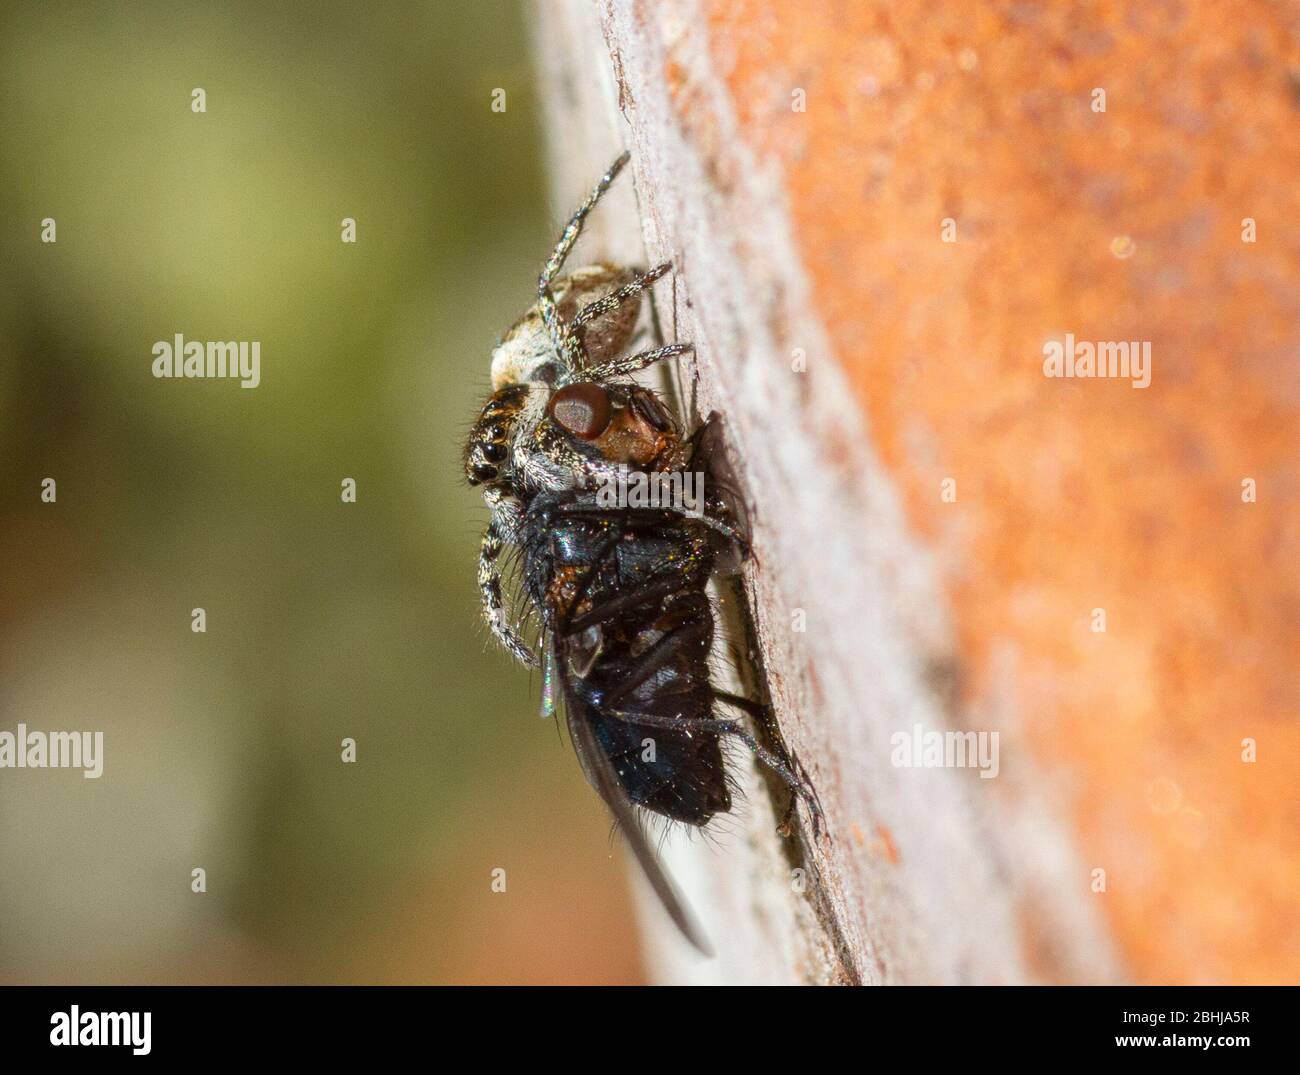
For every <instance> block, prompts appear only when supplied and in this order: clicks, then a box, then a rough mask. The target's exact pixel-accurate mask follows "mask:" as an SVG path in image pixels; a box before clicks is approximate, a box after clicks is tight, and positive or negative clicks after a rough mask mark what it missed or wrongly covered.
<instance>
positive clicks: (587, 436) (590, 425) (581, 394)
mask: <svg viewBox="0 0 1300 1075" xmlns="http://www.w3.org/2000/svg"><path fill="white" fill-rule="evenodd" d="M547 411H548V413H549V414H550V416H551V417H552V418H554V419H555V420H556V421H557V422H559V423H560V425H561V426H563V427H564V428H565V429H567V430H568V431H569V432H570V433H572V434H573V435H574V436H575V437H581V438H582V439H583V440H595V439H596V438H597V437H599V436H600V435H601V434H602V433H604V432H605V429H606V427H608V425H609V419H610V414H611V413H612V408H611V407H610V405H609V396H608V395H607V394H606V392H605V390H604V389H603V388H601V387H600V385H598V384H591V383H590V382H583V383H580V384H570V385H565V386H564V387H563V388H561V389H560V390H559V391H558V392H556V393H555V395H553V396H551V402H550V403H548V404H547Z"/></svg>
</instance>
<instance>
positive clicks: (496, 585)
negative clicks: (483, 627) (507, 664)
mask: <svg viewBox="0 0 1300 1075" xmlns="http://www.w3.org/2000/svg"><path fill="white" fill-rule="evenodd" d="M518 512H519V502H518V501H517V500H515V499H514V498H513V497H507V496H502V497H500V498H499V499H497V500H496V501H495V502H494V503H493V504H492V520H491V522H489V523H488V525H487V529H486V530H484V531H483V543H482V545H481V546H480V548H479V557H478V588H479V595H480V597H481V598H482V602H483V618H484V619H485V620H487V624H488V627H489V628H490V629H491V631H492V634H493V635H495V636H496V638H497V639H498V641H500V643H501V644H502V645H503V646H505V647H506V649H508V650H509V651H510V652H511V653H512V654H514V656H515V658H516V659H517V660H519V661H520V662H522V663H523V664H524V665H526V666H527V667H529V668H534V667H536V666H537V664H538V660H537V657H536V656H535V655H534V654H533V652H532V650H530V649H529V648H528V646H527V644H526V643H525V642H524V640H523V639H522V638H520V637H519V634H518V632H516V631H515V629H514V628H513V627H511V626H510V619H509V616H508V615H507V613H506V606H505V600H504V598H503V597H502V594H501V566H500V564H499V563H498V559H499V557H500V556H501V550H502V548H503V547H504V545H505V544H506V543H507V542H509V541H511V540H512V539H513V537H514V533H515V527H516V526H517V519H518Z"/></svg>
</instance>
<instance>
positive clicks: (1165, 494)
mask: <svg viewBox="0 0 1300 1075" xmlns="http://www.w3.org/2000/svg"><path fill="white" fill-rule="evenodd" d="M1288 12H1289V14H1288ZM1296 12H1297V9H1296V8H1294V7H1287V6H1285V5H1274V4H1266V3H1238V4H1233V5H1213V4H1206V5H1196V4H1180V3H1169V4H1150V5H1121V4H1105V3H1103V4H1086V5H1084V4H1059V5H1056V4H1054V5H1041V6H1039V5H1029V4H1005V3H991V4H978V5H974V4H971V5H967V4H961V5H940V6H938V7H935V6H934V5H896V4H884V3H869V2H863V3H836V4H780V3H772V2H764V0H716V2H713V3H706V4H704V5H703V6H702V7H701V8H700V9H699V11H698V14H699V15H700V16H701V17H702V19H703V21H704V25H705V32H706V34H707V40H708V50H709V55H710V58H711V63H712V67H713V69H714V71H715V72H717V73H718V75H719V76H720V77H721V78H722V79H723V80H724V81H725V85H726V88H727V92H728V93H729V95H730V99H731V104H732V107H733V108H734V111H735V115H736V117H737V119H738V125H739V129H740V131H741V132H742V136H743V138H744V139H745V140H746V143H747V146H748V148H749V149H750V150H751V151H752V152H753V154H754V156H755V158H756V159H757V160H758V161H759V163H760V165H761V166H762V167H763V168H764V169H770V170H771V171H772V172H773V173H774V174H777V175H779V176H780V178H781V183H782V186H783V189H784V192H785V195H786V197H787V211H788V213H789V216H790V220H791V230H792V233H793V234H794V237H795V242H796V244H797V249H798V252H799V255H800V257H801V258H802V260H803V262H804V267H805V269H806V272H807V274H808V278H809V281H810V284H811V289H812V294H813V302H814V305H815V309H816V312H817V314H818V315H819V316H820V319H821V321H822V323H823V324H824V325H825V327H826V330H827V333H828V335H829V338H830V341H831V344H832V345H833V355H829V356H822V355H813V356H810V359H809V361H810V365H812V364H815V363H816V362H820V361H832V362H836V363H838V365H839V366H840V368H841V370H842V372H843V374H844V376H845V377H846V379H847V381H848V382H849V383H850V384H851V386H852V390H853V391H854V393H855V394H856V402H857V404H858V406H859V408H860V409H861V412H862V414H863V415H864V416H865V420H866V424H867V428H868V429H869V431H870V441H871V445H872V448H873V450H874V452H875V453H877V454H878V456H879V457H880V458H881V459H882V460H883V463H884V465H885V467H886V469H887V471H888V473H889V475H890V477H891V479H892V481H893V483H894V484H895V485H896V487H897V489H898V490H899V491H900V493H901V497H902V502H903V505H904V509H905V514H906V519H907V523H908V525H909V527H911V528H912V529H913V531H914V532H915V533H917V534H919V535H920V537H921V539H922V540H923V541H924V543H925V544H926V545H927V546H928V547H929V548H930V549H931V550H932V552H933V555H934V560H935V564H936V565H937V572H938V577H939V580H940V584H941V589H942V593H943V596H944V598H945V600H946V601H947V602H948V603H949V606H950V611H951V617H952V623H953V628H954V631H955V638H956V645H955V650H956V667H957V668H958V669H959V671H960V675H959V676H958V677H957V678H956V680H955V682H954V685H953V690H954V691H955V697H954V703H953V704H954V706H955V707H956V713H957V718H956V719H957V720H958V722H959V723H962V724H964V725H967V726H969V727H982V728H990V727H992V728H1002V729H1003V730H1004V734H1006V735H1008V736H1009V737H1011V736H1014V742H1015V743H1016V746H1015V747H1014V748H1013V747H1011V746H1004V752H1005V753H1006V755H1007V756H1006V757H1005V758H1004V765H1006V766H1008V767H1015V766H1016V765H1017V764H1018V762H1017V759H1016V757H1015V755H1014V753H1013V750H1015V749H1020V748H1021V747H1023V750H1024V754H1025V757H1026V758H1027V759H1028V760H1030V761H1032V764H1033V765H1034V766H1035V767H1036V769H1037V770H1038V771H1039V772H1040V773H1041V774H1043V779H1045V780H1046V781H1047V782H1048V783H1049V787H1048V792H1047V793H1048V795H1049V796H1050V798H1051V799H1052V801H1053V802H1054V803H1055V804H1056V805H1057V806H1058V807H1059V808H1060V809H1061V810H1063V811H1064V813H1065V815H1066V816H1067V818H1068V821H1069V825H1070V827H1071V829H1072V835H1073V838H1074V842H1075V856H1076V863H1077V885H1078V890H1079V892H1080V893H1082V894H1084V896H1085V897H1086V898H1087V899H1089V900H1093V901H1095V903H1096V904H1097V905H1098V906H1099V907H1100V910H1101V914H1102V915H1103V916H1104V921H1105V922H1106V923H1107V924H1108V928H1109V929H1110V931H1111V932H1112V934H1113V936H1114V938H1115V939H1116V942H1117V947H1118V950H1119V953H1120V955H1121V957H1122V960H1123V962H1124V964H1125V966H1126V969H1127V970H1126V973H1127V974H1128V975H1129V976H1131V977H1132V978H1133V979H1134V980H1137V981H1152V982H1207V981H1210V982H1219V981H1223V982H1282V981H1294V980H1295V977H1296V968H1297V967H1298V966H1300V919H1298V917H1297V914H1298V912H1297V907H1300V897H1298V893H1300V795H1297V790H1296V766H1297V758H1300V722H1298V721H1297V717H1298V716H1300V704H1298V703H1300V676H1298V675H1297V658H1298V657H1300V652H1298V650H1300V581H1298V572H1300V499H1298V497H1297V494H1300V482H1298V481H1297V471H1296V467H1297V460H1300V421H1298V417H1300V416H1298V415H1297V411H1298V410H1300V224H1298V222H1300V195H1298V193H1297V192H1298V191H1300V181H1298V179H1297V177H1300V20H1298V17H1297V14H1296ZM661 74H662V77H663V78H664V79H665V80H666V83H667V85H668V87H669V93H670V94H671V95H672V97H673V100H674V102H675V103H676V104H677V105H678V107H679V108H680V109H681V114H682V115H683V116H685V117H689V122H690V124H691V132H692V138H693V140H694V142H695V144H696V146H697V147H698V148H700V150H701V152H702V153H703V154H704V155H705V156H706V157H707V156H712V157H713V159H715V160H716V161H720V162H721V161H725V160H727V159H728V158H729V154H728V153H726V152H724V151H722V149H721V147H718V146H716V145H715V146H713V147H712V151H711V149H710V143H711V140H712V139H715V138H717V137H720V136H719V134H718V132H717V131H716V130H715V129H713V127H712V123H711V118H710V116H709V115H708V114H707V113H705V112H702V111H700V110H697V109H696V108H694V107H693V104H692V96H691V95H692V89H691V80H690V79H689V78H687V77H684V76H683V72H682V70H681V68H680V67H679V66H678V63H677V61H676V60H675V59H673V58H671V50H670V59H669V61H668V62H667V63H665V65H664V68H663V70H662V72H661ZM1097 89H1101V90H1104V92H1105V111H1104V112H1101V111H1097V110H1095V106H1094V101H1095V100H1096V96H1095V94H1094V91H1095V90H1097ZM796 90H802V91H803V93H804V94H805V95H806V109H805V110H803V111H799V110H797V108H796V104H795V101H796V98H795V97H794V93H795V91H796ZM696 103H698V102H696ZM710 178H711V181H712V182H713V183H714V184H715V185H716V188H717V189H718V190H719V191H721V192H723V194H724V195H725V191H726V189H727V186H728V183H729V182H730V180H729V177H728V175H727V174H726V171H725V168H724V169H722V170H721V171H720V172H719V173H718V174H715V175H712V176H711V177H710ZM945 218H949V219H950V220H951V221H952V225H950V227H955V239H956V241H955V242H945V241H943V237H944V236H943V231H942V229H943V227H944V225H943V221H944V220H945ZM1247 221H1253V222H1254V227H1255V229H1256V236H1255V241H1254V242H1248V241H1243V238H1244V236H1246V237H1248V236H1249V227H1250V225H1249V224H1248V223H1247ZM950 234H951V233H950ZM1067 333H1072V334H1073V335H1074V336H1075V337H1076V338H1078V339H1080V340H1090V341H1109V340H1116V341H1121V340H1122V341H1128V340H1133V341H1149V342H1150V344H1151V355H1152V358H1151V382H1150V386H1149V387H1146V388H1134V387H1132V385H1131V384H1130V383H1129V381H1122V380H1100V379H1097V380H1056V379H1049V378H1047V377H1045V376H1044V374H1043V347H1044V344H1045V343H1046V342H1047V341H1049V340H1062V339H1064V337H1065V335H1066V334H1067ZM835 450H836V451H839V452H848V453H850V454H852V453H853V451H854V448H853V446H852V445H848V446H845V445H840V446H839V447H838V448H836V449H835ZM945 479H952V480H954V481H955V489H956V500H955V502H945V501H944V499H943V498H942V496H941V490H942V488H943V482H944V481H945ZM1247 479H1250V480H1253V482H1254V483H1256V487H1257V501H1256V502H1253V503H1252V502H1249V501H1248V500H1244V499H1243V482H1245V481H1246V480H1247ZM1096 609H1104V612H1105V617H1106V623H1105V626H1106V629H1105V631H1104V632H1098V631H1096V630H1095V629H1094V627H1095V624H1096V622H1097V620H1096V618H1095V613H1094V610H1096ZM1247 739H1249V740H1254V741H1255V742H1256V743H1257V750H1258V755H1257V760H1256V761H1255V762H1253V763H1250V762H1246V761H1243V758H1242V753H1243V745H1242V742H1243V740H1247ZM993 783H997V781H994V782H993ZM858 837H859V838H858V842H860V843H862V842H864V843H866V844H869V845H871V846H872V847H875V848H877V851H876V852H875V853H876V854H878V855H883V857H884V861H887V862H888V861H890V860H896V859H897V858H898V857H900V856H901V858H902V859H903V860H904V861H905V860H906V858H907V856H908V847H907V846H906V845H905V844H904V845H901V846H898V847H895V845H894V843H893V841H892V839H891V837H890V835H889V832H888V830H887V829H886V830H883V831H881V830H880V829H874V831H873V830H872V829H868V831H867V832H866V833H862V834H858ZM1013 853H1014V852H1013ZM1096 868H1101V869H1104V870H1105V871H1106V891H1105V893H1104V894H1099V893H1094V892H1092V890H1091V879H1092V871H1093V870H1094V869H1096ZM1021 922H1022V928H1023V929H1024V931H1025V934H1026V940H1025V946H1026V949H1027V951H1028V952H1029V953H1030V958H1031V961H1036V962H1037V966H1038V969H1039V970H1040V972H1041V973H1043V974H1044V975H1045V976H1047V977H1049V978H1050V977H1053V974H1054V971H1053V968H1052V966H1051V960H1052V952H1051V948H1052V945H1051V942H1050V940H1048V939H1046V938H1044V937H1043V936H1041V934H1042V932H1043V928H1042V923H1041V921H1040V919H1039V918H1038V910H1037V909H1036V908H1035V907H1034V906H1033V904H1032V902H1028V901H1027V902H1026V903H1025V905H1024V906H1023V907H1022V917H1021Z"/></svg>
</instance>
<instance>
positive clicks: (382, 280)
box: [0, 0, 641, 982]
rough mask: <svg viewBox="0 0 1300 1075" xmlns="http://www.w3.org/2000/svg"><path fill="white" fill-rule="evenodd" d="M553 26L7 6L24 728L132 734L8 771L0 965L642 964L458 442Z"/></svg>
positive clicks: (102, 969)
mask: <svg viewBox="0 0 1300 1075" xmlns="http://www.w3.org/2000/svg"><path fill="white" fill-rule="evenodd" d="M524 19H525V14H524V12H523V11H522V10H521V9H520V8H519V7H517V6H516V5H514V4H488V3H476V4H427V3H386V4H382V5H373V6H372V5H355V4H344V3H316V4H312V5H298V4H284V5H275V4H266V3H244V4H230V5H208V4H197V3H183V4H176V3H165V4H164V3H158V4H130V5H122V6H116V5H115V6H112V7H110V6H107V5H90V4H75V5H74V4H68V5H52V4H48V3H40V2H31V3H14V2H12V0H8V2H6V4H5V5H4V6H3V14H0V255H2V257H0V273H3V279H2V280H0V413H3V416H4V418H3V422H2V423H0V488H2V490H3V498H2V499H0V511H2V512H3V520H2V525H0V543H3V557H2V565H3V566H0V729H8V730H10V731H13V730H14V729H15V728H16V725H17V724H18V722H20V721H22V722H25V723H26V724H27V725H28V726H29V727H31V728H37V729H42V730H87V731H103V732H104V734H105V741H106V742H105V771H104V775H103V777H102V778H101V779H99V780H86V779H83V777H82V775H81V774H80V773H79V772H77V771H67V770H13V769H5V770H0V980H2V981H5V982H28V981H42V982H43V981H66V982H81V981H86V982H171V981H185V982H238V981H253V982H345V981H358V982H495V981H510V982H533V981H538V982H563V981H595V982H618V981H636V980H638V979H639V978H640V975H641V969H640V964H639V961H638V957H637V955H636V949H635V937H634V924H633V920H632V916H631V912H630V909H629V906H628V900H627V895H626V889H625V877H624V873H623V864H622V860H621V858H620V857H619V856H618V854H616V848H614V846H613V844H612V843H611V840H610V833H609V822H608V819H607V817H606V815H605V813H604V811H603V809H602V808H600V807H599V805H598V803H597V801H596V799H595V797H594V795H593V793H592V792H590V791H589V790H588V789H587V787H586V785H585V784H584V783H583V781H582V777H581V775H580V773H579V771H578V766H577V763H576V762H575V760H574V759H573V757H572V755H571V752H570V750H569V747H568V745H567V743H566V742H564V741H563V740H562V739H561V737H560V735H559V734H558V733H557V729H556V728H555V726H554V724H553V723H550V722H544V721H542V720H540V719H538V717H537V710H536V698H537V683H536V677H535V676H532V677H530V676H529V675H528V674H527V673H526V672H524V671H523V670H521V669H519V668H517V667H514V666H512V665H511V662H510V660H509V659H508V658H507V657H506V656H504V655H503V654H502V653H500V652H498V651H497V650H496V649H494V648H492V647H491V646H489V644H488V641H487V635H486V631H485V630H484V629H483V628H482V626H481V624H480V621H479V620H478V618H477V595H476V588H475V578H474V575H475V558H476V554H477V542H478V533H479V529H480V527H481V526H482V524H483V522H484V519H485V511H484V508H483V506H482V503H481V500H480V499H479V497H478V496H477V495H476V494H475V493H473V492H472V491H470V490H469V489H467V488H466V487H464V486H463V484H462V481H461V477H460V461H459V451H460V440H461V438H462V436H463V434H464V433H465V431H466V430H467V429H468V426H469V423H470V422H471V420H472V419H473V417H474V415H475V414H476V412H477V408H478V406H479V405H480V403H481V402H482V399H483V398H484V396H485V394H486V390H487V385H488V356H489V351H490V348H491V346H492V344H493V343H494V342H495V339H496V336H497V334H498V333H499V332H500V331H501V329H502V328H503V327H504V326H505V325H506V324H508V323H509V322H510V321H511V320H513V318H514V317H515V316H516V315H517V314H518V313H519V312H520V310H521V309H522V308H523V307H524V306H526V305H527V304H528V302H529V295H530V291H531V289H532V286H533V280H534V279H535V276H536V272H537V269H538V267H539V266H540V264H541V261H542V260H543V258H544V256H545V254H546V253H547V251H548V249H549V246H550V243H551V241H552V238H553V232H554V231H555V229H556V225H557V224H558V223H559V222H558V221H556V220H553V219H551V217H550V215H549V214H548V212H547V211H546V209H545V208H544V207H545V205H546V198H545V177H544V174H543V171H542V168H541V166H540V160H539V158H540V132H539V130H538V127H539V119H538V109H537V101H536V98H535V95H534V85H533V76H532V71H531V67H530V58H529V53H528V44H529V43H528V34H527V27H526V25H525V22H524ZM195 87H202V88H203V89H204V90H205V91H206V94H207V112H206V113H205V114H195V113H194V112H192V111H191V107H190V102H191V96H190V95H191V91H192V90H193V89H194V88H195ZM497 87H500V88H503V89H505V90H506V94H507V97H506V100H507V109H506V111H505V112H504V113H494V112H493V111H492V110H491V108H490V104H491V97H492V91H493V90H494V89H495V88H497ZM45 217H53V218H54V219H55V220H56V221H57V229H58V231H57V235H58V241H57V243H54V244H46V243H42V242H41V241H40V222H41V220H42V219H43V218H45ZM345 217H353V218H355V219H356V220H357V234H358V242H357V243H356V244H355V245H349V244H345V243H343V242H341V241H340V230H341V221H342V220H343V218H345ZM175 333H184V334H185V336H186V337H187V338H188V339H195V340H228V339H237V340H259V341H261V347H262V358H261V362H262V383H261V386H260V387H258V388H256V389H252V390H247V389H242V388H240V387H239V386H238V383H237V382H235V381H206V380H188V381H186V380H157V379H155V378H153V376H152V375H151V363H152V353H151V347H152V345H153V343H154V342H155V341H157V340H170V339H171V338H172V336H173V335H174V334H175ZM45 477H53V478H55V479H56V481H57V483H58V500H57V503H55V504H43V503H41V501H40V496H39V494H40V483H41V480H42V479H43V478H45ZM347 477H351V478H355V479H356V482H357V487H358V499H357V503H355V504H344V503H342V501H341V499H340V489H341V482H342V480H343V479H344V478H347ZM195 607H203V608H204V609H206V612H207V633H206V634H195V633H193V632H192V631H191V627H190V623H191V621H190V610H191V609H192V608H195ZM345 736H351V737H354V738H355V739H356V740H357V742H358V760H357V762H356V763H355V764H352V765H345V764H343V763H342V761H341V759H340V751H341V746H340V742H341V740H342V739H343V738H344V737H345ZM195 867H203V868H204V869H205V870H206V873H207V887H208V891H207V892H206V893H205V894H202V895H196V894H193V893H192V892H191V890H190V878H191V870H192V869H193V868H195ZM496 867H502V868H504V869H506V871H507V875H506V876H507V891H506V892H505V893H504V894H494V893H493V892H492V891H491V888H490V882H491V871H492V870H493V869H494V868H496Z"/></svg>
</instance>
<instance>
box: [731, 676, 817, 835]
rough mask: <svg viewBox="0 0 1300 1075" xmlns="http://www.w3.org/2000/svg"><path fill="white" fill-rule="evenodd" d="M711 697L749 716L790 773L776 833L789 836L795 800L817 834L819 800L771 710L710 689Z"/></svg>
mask: <svg viewBox="0 0 1300 1075" xmlns="http://www.w3.org/2000/svg"><path fill="white" fill-rule="evenodd" d="M713 697H714V698H716V699H717V700H718V701H719V702H722V703H723V704H724V705H730V706H734V707H735V708H737V709H741V710H744V712H746V713H748V714H749V715H750V716H751V717H753V718H754V723H755V724H757V725H758V726H759V728H761V729H762V730H763V734H764V735H765V736H766V737H767V740H768V742H770V743H771V744H772V746H773V748H774V749H773V753H774V754H775V755H776V756H777V757H778V758H780V759H781V761H782V762H783V763H784V765H785V767H786V768H787V769H788V770H789V771H790V772H791V773H793V774H794V776H795V780H796V782H795V783H794V784H790V782H789V781H788V780H787V781H786V784H787V787H788V788H789V790H790V803H789V805H788V806H787V807H786V809H785V813H784V814H783V815H782V816H781V824H780V826H779V828H780V830H781V831H782V832H784V833H786V834H787V835H788V834H789V832H790V819H791V818H792V817H793V816H794V811H795V806H796V805H797V804H798V802H799V799H803V800H804V802H806V803H807V804H808V813H809V814H810V815H811V817H812V822H813V831H814V833H820V832H821V827H822V820H823V818H824V814H823V813H822V802H821V798H820V797H819V796H818V794H817V789H816V788H815V787H813V783H812V780H811V779H810V778H809V776H808V771H807V770H806V769H805V768H804V767H803V763H802V762H800V761H799V759H798V758H797V757H795V755H794V754H793V753H792V752H791V751H790V749H789V748H788V747H787V746H786V745H785V739H784V737H783V736H782V735H781V729H780V727H779V726H778V725H777V723H776V714H775V713H774V712H773V711H772V707H771V706H770V705H764V704H763V703H762V702H756V701H754V700H753V699H752V698H746V697H744V696H743V695H739V694H731V693H730V692H728V691H720V690H714V692H713ZM783 779H784V778H783Z"/></svg>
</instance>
